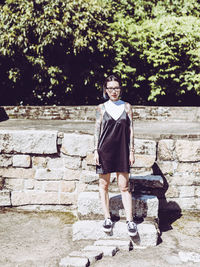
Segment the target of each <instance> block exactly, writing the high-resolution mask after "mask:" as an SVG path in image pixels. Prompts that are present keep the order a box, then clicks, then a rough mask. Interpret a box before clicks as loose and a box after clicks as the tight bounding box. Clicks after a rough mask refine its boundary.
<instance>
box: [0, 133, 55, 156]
mask: <svg viewBox="0 0 200 267" xmlns="http://www.w3.org/2000/svg"><path fill="white" fill-rule="evenodd" d="M0 152H3V153H13V152H17V153H26V154H28V153H35V154H53V153H57V131H38V130H37V131H35V130H26V131H20V130H14V131H9V130H1V131H0Z"/></svg>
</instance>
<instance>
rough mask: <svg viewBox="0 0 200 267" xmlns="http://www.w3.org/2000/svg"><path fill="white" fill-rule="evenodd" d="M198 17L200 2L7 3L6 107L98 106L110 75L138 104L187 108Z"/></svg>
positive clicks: (198, 43)
mask: <svg viewBox="0 0 200 267" xmlns="http://www.w3.org/2000/svg"><path fill="white" fill-rule="evenodd" d="M199 14H200V1H199V0H173V1H172V0H164V1H163V0H162V1H161V0H146V1H142V0H134V1H133V0H120V1H116V0H104V1H103V0H5V1H3V2H1V4H0V72H1V80H0V88H1V97H0V104H4V105H5V104H20V103H21V104H58V105H59V104H62V105H67V104H76V105H79V104H95V103H97V102H99V101H101V87H102V82H103V79H104V76H105V75H106V74H109V73H111V72H114V73H118V74H120V75H121V77H122V80H123V85H124V87H125V88H126V89H125V96H124V97H125V99H126V100H127V101H129V102H131V103H133V104H147V103H151V104H153V103H154V102H156V103H157V104H168V105H169V104H185V103H186V104H187V103H189V102H188V99H189V98H188V96H189V95H190V96H192V97H193V98H192V99H194V96H198V95H200V74H199V63H200V38H199V32H200V18H199ZM195 99H197V98H195ZM196 103H197V102H196ZM198 103H199V102H198ZM192 104H194V103H192Z"/></svg>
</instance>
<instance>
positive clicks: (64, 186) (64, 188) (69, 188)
mask: <svg viewBox="0 0 200 267" xmlns="http://www.w3.org/2000/svg"><path fill="white" fill-rule="evenodd" d="M75 188H76V184H75V182H74V181H61V182H60V190H61V192H73V191H74V190H75Z"/></svg>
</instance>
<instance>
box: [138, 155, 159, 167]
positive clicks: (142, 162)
mask: <svg viewBox="0 0 200 267" xmlns="http://www.w3.org/2000/svg"><path fill="white" fill-rule="evenodd" d="M155 159H156V155H139V154H135V162H134V164H133V168H142V167H145V168H151V167H152V166H153V164H154V162H155Z"/></svg>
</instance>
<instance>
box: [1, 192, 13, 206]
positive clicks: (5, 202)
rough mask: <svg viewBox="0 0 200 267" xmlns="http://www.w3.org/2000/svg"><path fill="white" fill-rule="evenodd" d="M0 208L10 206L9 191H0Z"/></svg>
mask: <svg viewBox="0 0 200 267" xmlns="http://www.w3.org/2000/svg"><path fill="white" fill-rule="evenodd" d="M0 206H1V207H5V206H11V201H10V191H8V190H2V191H0Z"/></svg>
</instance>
